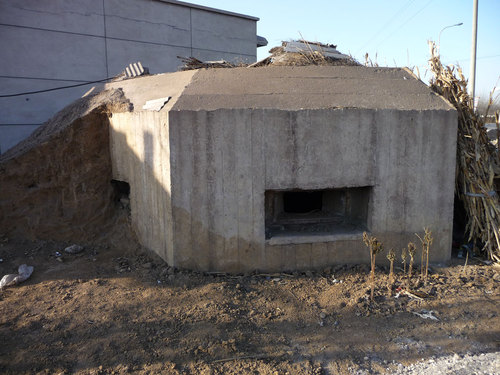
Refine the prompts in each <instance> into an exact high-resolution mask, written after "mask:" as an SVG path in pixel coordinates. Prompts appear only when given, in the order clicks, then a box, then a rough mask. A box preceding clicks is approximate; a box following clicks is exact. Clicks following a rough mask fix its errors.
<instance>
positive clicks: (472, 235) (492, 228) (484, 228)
mask: <svg viewBox="0 0 500 375" xmlns="http://www.w3.org/2000/svg"><path fill="white" fill-rule="evenodd" d="M429 44H430V47H431V56H432V57H431V59H430V60H429V64H430V70H431V72H432V73H433V75H434V78H433V79H432V80H431V88H432V89H433V90H434V91H435V92H437V93H439V94H440V95H442V96H444V97H445V98H446V99H447V100H448V101H449V102H450V103H451V104H452V105H453V106H455V108H456V109H457V111H458V134H457V170H456V179H455V182H456V193H457V195H458V197H459V199H460V200H461V201H462V202H463V204H464V207H465V211H466V213H467V225H466V232H467V233H468V234H469V241H470V240H475V241H477V242H479V243H482V244H483V251H486V252H487V255H488V257H489V258H490V259H492V260H495V261H497V262H500V201H499V198H498V195H497V194H496V192H495V186H494V178H495V172H494V166H495V161H496V158H497V155H496V151H495V150H494V149H493V148H492V147H490V144H489V140H488V137H487V134H486V129H485V127H484V121H483V120H482V118H481V117H480V116H479V115H478V114H477V113H476V112H475V111H474V103H473V101H472V98H471V97H470V96H469V95H468V94H467V80H466V79H465V77H464V75H463V74H462V70H461V69H460V68H455V67H454V66H443V65H442V64H441V60H440V58H439V54H438V52H437V50H436V46H435V44H434V43H429ZM455 72H456V73H455Z"/></svg>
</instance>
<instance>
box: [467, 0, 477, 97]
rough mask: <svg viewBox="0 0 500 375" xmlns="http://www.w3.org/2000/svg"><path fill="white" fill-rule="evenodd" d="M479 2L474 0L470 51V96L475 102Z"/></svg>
mask: <svg viewBox="0 0 500 375" xmlns="http://www.w3.org/2000/svg"><path fill="white" fill-rule="evenodd" d="M477 3H478V0H474V9H473V13H472V48H471V51H470V75H469V96H470V97H471V99H472V103H473V104H472V105H473V106H474V107H475V104H474V96H475V92H476V51H477Z"/></svg>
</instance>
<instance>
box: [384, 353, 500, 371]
mask: <svg viewBox="0 0 500 375" xmlns="http://www.w3.org/2000/svg"><path fill="white" fill-rule="evenodd" d="M388 374H390V375H417V374H419V375H421V374H422V375H423V374H429V375H430V374H432V375H440V374H443V375H444V374H454V375H474V374H477V375H479V374H481V375H489V374H491V375H496V374H500V352H498V353H486V354H477V355H470V354H466V355H463V356H460V355H458V354H454V355H450V356H445V357H440V358H431V359H429V360H427V361H423V362H418V363H415V364H412V365H410V366H406V367H405V366H403V365H399V367H398V368H397V369H396V370H395V371H393V372H388Z"/></svg>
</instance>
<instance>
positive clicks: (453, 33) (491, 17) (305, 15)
mask: <svg viewBox="0 0 500 375" xmlns="http://www.w3.org/2000/svg"><path fill="white" fill-rule="evenodd" d="M187 1H189V0H187ZM189 2H191V3H194V4H199V5H205V6H209V7H213V8H219V9H223V10H227V11H232V12H236V13H243V14H247V15H251V16H255V17H259V18H260V21H258V22H257V34H258V35H261V36H263V37H265V38H266V39H267V40H268V42H269V44H268V45H267V46H266V47H260V48H258V50H257V58H258V59H261V58H264V57H266V56H268V51H269V49H270V48H272V47H274V46H277V45H281V41H283V40H292V39H300V38H301V36H302V37H303V38H304V39H306V40H309V41H318V42H323V43H331V44H335V45H337V49H338V50H339V51H340V52H342V53H346V54H351V55H352V56H353V57H354V58H355V59H356V60H358V61H359V62H364V61H365V59H364V55H365V53H368V54H369V56H370V58H371V59H372V60H373V61H376V62H377V63H378V64H379V65H380V66H390V67H392V66H398V67H401V66H409V67H418V69H419V71H420V77H421V79H422V80H423V81H428V80H429V78H430V77H431V74H430V72H428V71H427V61H428V59H429V57H430V53H429V46H428V41H429V40H433V41H436V42H437V41H438V38H439V34H440V31H441V30H442V29H443V28H444V27H446V26H450V25H454V24H457V23H460V22H462V23H463V25H461V26H458V27H450V28H447V29H445V30H443V31H442V33H441V38H440V52H441V58H442V62H443V63H445V64H454V65H459V66H460V67H461V68H462V71H463V73H464V75H465V76H466V77H467V78H468V77H469V74H470V72H469V69H470V56H471V41H472V10H473V0H342V1H338V0H308V1H298V0H247V1H234V0H206V1H205V0H191V1H189ZM499 79H500V0H479V7H478V40H477V62H476V95H478V96H483V97H487V96H488V95H489V92H490V91H491V90H492V89H493V88H494V87H495V86H500V81H499ZM497 92H498V91H497Z"/></svg>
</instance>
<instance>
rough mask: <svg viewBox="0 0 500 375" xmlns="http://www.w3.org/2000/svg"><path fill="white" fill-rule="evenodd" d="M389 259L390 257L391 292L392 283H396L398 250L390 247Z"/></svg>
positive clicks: (389, 286)
mask: <svg viewBox="0 0 500 375" xmlns="http://www.w3.org/2000/svg"><path fill="white" fill-rule="evenodd" d="M387 259H389V262H390V268H389V285H388V288H389V292H390V291H391V287H392V284H393V283H394V261H395V260H396V252H395V251H394V249H390V250H389V252H388V253H387Z"/></svg>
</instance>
